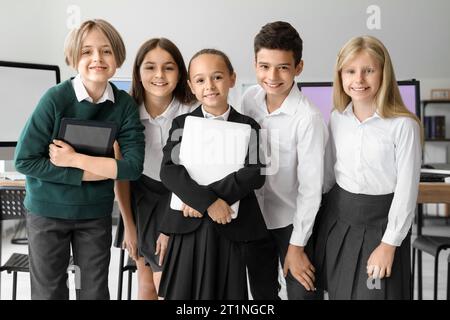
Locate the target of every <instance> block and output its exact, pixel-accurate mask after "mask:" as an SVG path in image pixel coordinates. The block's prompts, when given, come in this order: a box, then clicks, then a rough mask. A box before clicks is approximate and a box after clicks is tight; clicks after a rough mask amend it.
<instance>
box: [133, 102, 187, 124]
mask: <svg viewBox="0 0 450 320" xmlns="http://www.w3.org/2000/svg"><path fill="white" fill-rule="evenodd" d="M179 105H180V103H179V101H178V100H177V99H175V97H173V99H172V101H171V102H170V103H169V105H168V106H167V108H166V110H164V112H163V113H162V114H160V115H159V116H157V117H156V118H155V119H153V120H157V119H160V118H164V119H170V120H172V119H173V118H175V115H176V112H177V110H178V106H179ZM139 116H140V119H141V120H152V118H151V117H150V115H149V114H148V112H147V109H145V104H144V103H142V104H141V105H140V107H139Z"/></svg>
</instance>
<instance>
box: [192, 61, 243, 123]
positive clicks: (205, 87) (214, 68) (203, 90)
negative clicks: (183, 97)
mask: <svg viewBox="0 0 450 320" xmlns="http://www.w3.org/2000/svg"><path fill="white" fill-rule="evenodd" d="M235 82H236V74H235V73H234V72H233V73H231V72H230V70H229V69H228V67H227V65H226V63H225V61H224V59H223V58H222V57H221V56H219V55H216V54H201V55H199V56H197V57H196V58H194V59H193V60H192V61H191V64H190V69H189V87H190V88H191V90H192V93H193V94H194V95H195V97H196V98H197V100H198V101H200V102H201V103H202V105H203V107H204V108H205V109H206V111H207V112H209V113H211V114H214V115H221V114H223V113H225V111H226V110H227V109H228V101H227V99H228V91H229V90H230V88H232V87H233V86H234V84H235Z"/></svg>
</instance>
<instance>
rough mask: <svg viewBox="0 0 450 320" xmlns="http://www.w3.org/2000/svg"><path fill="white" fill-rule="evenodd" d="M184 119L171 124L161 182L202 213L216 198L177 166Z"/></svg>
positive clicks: (164, 149)
mask: <svg viewBox="0 0 450 320" xmlns="http://www.w3.org/2000/svg"><path fill="white" fill-rule="evenodd" d="M184 119H185V117H183V116H182V117H178V118H175V119H174V120H173V122H172V128H171V129H170V132H169V138H168V140H167V143H166V145H165V146H164V148H163V159H162V163H161V172H160V177H161V182H162V183H163V184H164V185H165V186H166V187H167V188H168V189H169V190H171V191H172V192H173V193H175V194H176V195H177V196H178V197H179V198H180V199H181V200H182V201H183V202H184V203H185V204H187V205H188V206H189V207H191V208H193V209H195V210H197V211H198V212H200V213H204V212H205V211H206V210H207V209H208V208H209V206H210V205H211V204H213V203H214V202H215V201H216V200H217V199H218V197H217V195H216V194H215V193H214V191H212V190H211V189H210V188H209V187H208V186H201V185H199V184H198V183H197V182H195V181H194V180H192V179H191V177H190V176H189V173H188V172H187V170H186V168H185V167H184V166H183V165H181V164H179V163H180V162H179V155H180V144H181V143H180V142H181V137H182V135H183V132H182V128H183V127H184Z"/></svg>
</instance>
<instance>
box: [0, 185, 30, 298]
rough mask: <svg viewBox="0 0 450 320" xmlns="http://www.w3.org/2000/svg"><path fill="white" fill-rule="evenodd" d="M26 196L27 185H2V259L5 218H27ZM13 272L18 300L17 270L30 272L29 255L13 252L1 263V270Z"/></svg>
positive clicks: (14, 296) (14, 287)
mask: <svg viewBox="0 0 450 320" xmlns="http://www.w3.org/2000/svg"><path fill="white" fill-rule="evenodd" d="M24 198H25V187H9V186H8V187H0V259H1V247H2V246H1V241H2V240H1V239H2V236H3V228H2V227H3V226H2V224H3V220H14V219H25V217H26V209H25V208H24V206H23V199H24ZM2 271H6V272H7V273H11V272H12V273H13V293H12V299H13V300H16V295H17V272H28V271H29V268H28V255H26V254H21V253H13V254H12V255H11V257H9V259H8V260H7V261H6V263H5V264H4V265H1V261H0V272H2Z"/></svg>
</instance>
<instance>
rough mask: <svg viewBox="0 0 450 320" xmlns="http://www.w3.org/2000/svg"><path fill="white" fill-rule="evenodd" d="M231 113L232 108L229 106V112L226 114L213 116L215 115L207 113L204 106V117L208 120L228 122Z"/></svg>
mask: <svg viewBox="0 0 450 320" xmlns="http://www.w3.org/2000/svg"><path fill="white" fill-rule="evenodd" d="M230 111H231V108H230V106H228V109H227V111H225V113H224V114H221V115H220V116H215V115H213V114H211V113H208V112H206V110H205V108H203V105H202V112H203V116H204V117H205V118H206V119H214V120H224V121H228V117H229V116H230Z"/></svg>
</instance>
